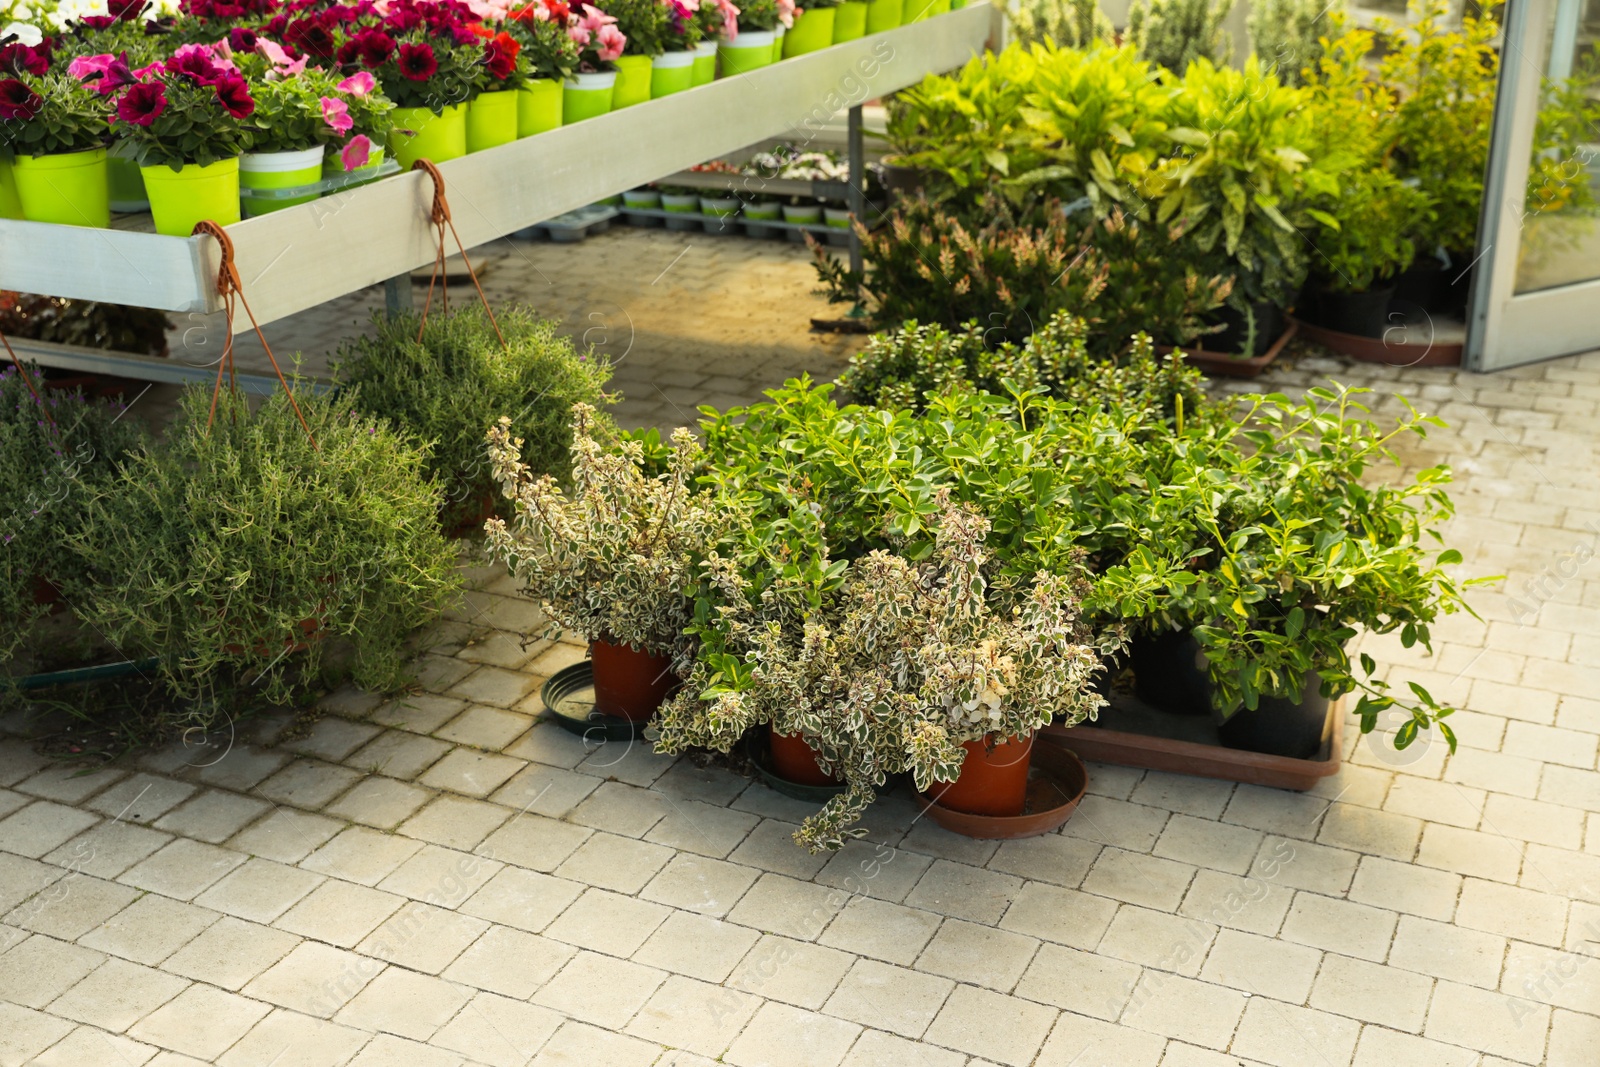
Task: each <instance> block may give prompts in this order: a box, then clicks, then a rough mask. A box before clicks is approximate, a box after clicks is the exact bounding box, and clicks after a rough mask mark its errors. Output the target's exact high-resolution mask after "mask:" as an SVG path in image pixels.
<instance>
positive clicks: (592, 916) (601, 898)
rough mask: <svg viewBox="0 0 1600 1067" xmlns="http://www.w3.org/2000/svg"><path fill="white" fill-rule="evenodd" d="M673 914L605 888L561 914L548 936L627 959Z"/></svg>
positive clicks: (594, 890) (548, 931)
mask: <svg viewBox="0 0 1600 1067" xmlns="http://www.w3.org/2000/svg"><path fill="white" fill-rule="evenodd" d="M670 914H672V911H671V909H670V908H665V907H662V906H661V905H659V904H652V903H650V902H649V901H644V900H636V899H634V898H633V897H627V896H622V895H620V894H617V893H611V892H607V891H606V890H604V889H589V890H587V891H585V892H584V894H583V895H582V896H581V897H579V898H578V899H577V900H576V901H574V902H573V903H572V905H571V906H569V907H568V908H567V910H566V911H564V912H562V913H561V917H560V918H559V919H557V920H556V921H555V922H553V923H551V924H550V926H549V927H548V928H547V929H546V931H545V933H546V936H548V937H551V938H554V939H555V940H557V941H561V942H564V943H566V944H569V945H574V946H577V947H579V948H587V949H593V950H594V951H596V952H604V953H605V954H607V955H609V956H620V957H628V956H631V955H633V954H634V953H635V952H637V951H638V950H639V948H640V946H642V945H643V944H644V943H645V941H646V940H647V939H648V938H649V937H650V935H651V934H653V933H654V932H655V930H656V928H657V927H658V926H660V925H661V924H662V923H663V922H665V921H666V919H667V916H669V915H670Z"/></svg>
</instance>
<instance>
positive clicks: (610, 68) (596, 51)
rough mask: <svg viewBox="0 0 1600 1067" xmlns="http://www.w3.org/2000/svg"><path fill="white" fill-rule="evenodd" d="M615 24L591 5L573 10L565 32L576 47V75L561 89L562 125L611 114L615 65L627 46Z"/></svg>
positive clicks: (615, 81)
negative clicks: (609, 112)
mask: <svg viewBox="0 0 1600 1067" xmlns="http://www.w3.org/2000/svg"><path fill="white" fill-rule="evenodd" d="M616 22H617V20H616V19H614V18H612V17H611V16H610V15H608V14H606V13H605V12H604V11H601V10H600V9H599V8H597V7H595V6H594V5H593V4H585V5H583V8H582V10H581V13H580V12H579V11H578V10H574V11H573V13H572V21H571V24H570V25H569V27H568V29H567V32H568V34H569V35H570V36H571V37H572V40H573V41H574V42H575V43H576V44H577V46H578V72H577V73H576V74H574V75H573V76H572V77H571V78H570V79H569V80H568V81H567V82H566V83H565V85H564V86H563V88H562V98H561V122H562V124H563V125H570V124H571V123H574V122H581V121H582V120H584V119H592V118H594V117H595V116H596V115H604V114H605V113H606V112H608V111H610V110H611V102H612V97H613V95H614V94H615V91H616V85H617V65H616V61H617V58H618V57H619V56H621V55H622V53H623V50H624V49H625V48H627V46H628V38H627V37H625V36H624V35H623V33H622V31H621V30H619V29H617V25H616Z"/></svg>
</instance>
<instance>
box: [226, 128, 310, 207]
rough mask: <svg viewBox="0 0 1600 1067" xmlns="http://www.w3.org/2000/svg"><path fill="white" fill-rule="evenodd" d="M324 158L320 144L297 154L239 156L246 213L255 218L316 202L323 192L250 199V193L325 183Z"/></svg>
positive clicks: (240, 181)
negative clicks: (256, 190) (323, 175)
mask: <svg viewBox="0 0 1600 1067" xmlns="http://www.w3.org/2000/svg"><path fill="white" fill-rule="evenodd" d="M322 159H323V148H322V146H321V145H317V146H316V147H314V148H306V149H302V150H300V151H297V152H246V153H245V154H244V155H242V156H240V157H239V188H240V190H241V191H242V193H243V194H244V195H243V197H242V199H243V200H244V213H245V214H246V215H248V216H251V217H252V218H253V217H255V216H256V215H265V214H267V213H268V212H269V211H282V210H283V209H284V208H286V207H293V206H294V205H296V204H309V203H310V202H311V201H313V200H315V199H317V198H318V197H319V196H321V195H322V192H321V190H317V191H315V192H311V193H306V194H304V195H300V196H285V197H266V196H250V195H249V191H250V190H253V189H261V190H269V189H295V188H298V187H300V186H304V185H316V184H317V183H318V182H320V181H321V180H322Z"/></svg>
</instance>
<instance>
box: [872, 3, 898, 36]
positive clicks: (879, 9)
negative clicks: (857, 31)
mask: <svg viewBox="0 0 1600 1067" xmlns="http://www.w3.org/2000/svg"><path fill="white" fill-rule="evenodd" d="M904 17H905V0H867V32H868V33H882V32H884V31H885V30H892V29H894V28H895V27H896V26H899V25H900V24H901V22H902V21H903V19H904Z"/></svg>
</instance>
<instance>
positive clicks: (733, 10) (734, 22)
mask: <svg viewBox="0 0 1600 1067" xmlns="http://www.w3.org/2000/svg"><path fill="white" fill-rule="evenodd" d="M717 8H718V9H719V10H721V12H722V36H724V37H726V38H727V39H728V40H730V41H731V40H733V39H734V38H736V37H738V36H739V9H738V8H737V7H735V6H734V4H733V0H717Z"/></svg>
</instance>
